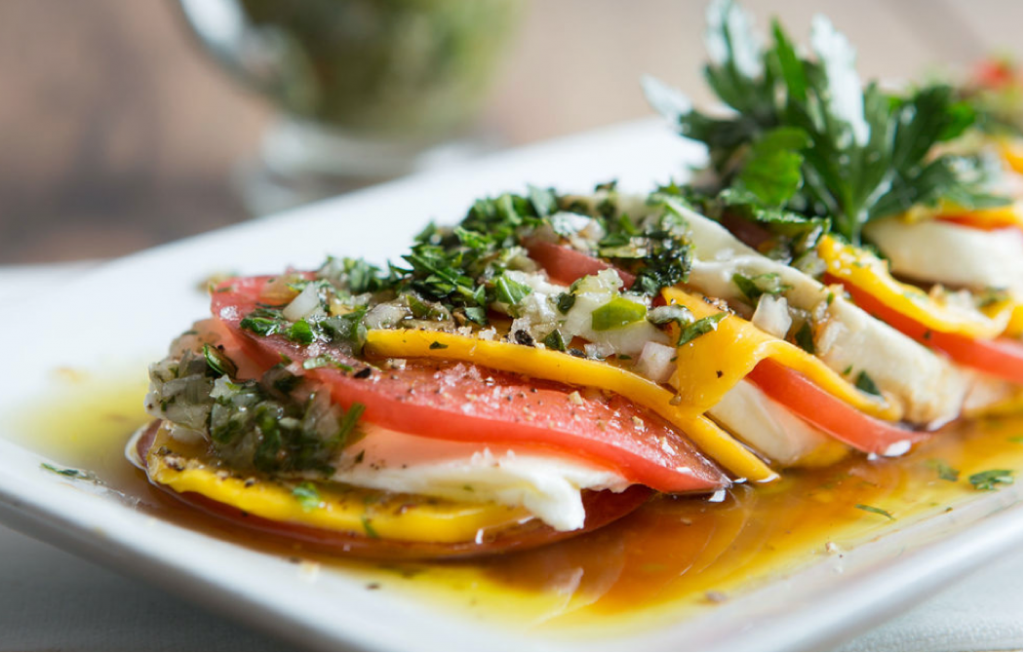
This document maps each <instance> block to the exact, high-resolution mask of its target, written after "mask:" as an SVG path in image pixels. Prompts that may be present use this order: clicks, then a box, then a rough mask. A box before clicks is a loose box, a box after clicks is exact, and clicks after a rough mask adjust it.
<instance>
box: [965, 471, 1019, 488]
mask: <svg viewBox="0 0 1024 653" xmlns="http://www.w3.org/2000/svg"><path fill="white" fill-rule="evenodd" d="M967 480H968V481H969V482H970V484H971V485H973V486H974V489H975V490H994V489H996V486H997V485H1012V484H1013V472H1012V471H1010V470H1009V469H988V470H985V471H983V472H978V473H977V474H971V476H970V477H969V478H968V479H967Z"/></svg>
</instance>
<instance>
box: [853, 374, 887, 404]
mask: <svg viewBox="0 0 1024 653" xmlns="http://www.w3.org/2000/svg"><path fill="white" fill-rule="evenodd" d="M854 385H855V386H857V389H858V390H860V391H862V392H866V393H868V394H869V395H875V396H876V397H881V396H882V391H881V390H879V389H878V386H877V385H875V382H874V380H873V379H872V378H871V377H870V376H868V373H867V372H865V371H864V370H861V371H860V372H858V373H857V380H856V381H854Z"/></svg>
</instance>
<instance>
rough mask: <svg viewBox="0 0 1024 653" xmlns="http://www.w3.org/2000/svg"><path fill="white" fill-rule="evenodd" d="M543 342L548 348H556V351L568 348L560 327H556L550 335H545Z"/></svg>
mask: <svg viewBox="0 0 1024 653" xmlns="http://www.w3.org/2000/svg"><path fill="white" fill-rule="evenodd" d="M541 342H543V343H544V346H545V347H547V348H548V349H554V350H555V351H565V350H566V343H565V338H564V337H563V336H562V332H561V331H559V330H558V329H555V330H553V331H552V332H551V333H549V334H548V335H546V336H544V339H543V340H541Z"/></svg>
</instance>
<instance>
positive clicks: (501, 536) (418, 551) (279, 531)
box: [136, 421, 651, 560]
mask: <svg viewBox="0 0 1024 653" xmlns="http://www.w3.org/2000/svg"><path fill="white" fill-rule="evenodd" d="M159 427H160V422H159V421H155V422H153V423H152V424H150V426H149V427H148V429H147V430H146V432H145V434H144V435H143V436H142V437H141V438H139V442H138V445H137V447H136V450H137V451H138V454H139V457H140V458H141V459H142V460H145V459H146V453H147V452H148V451H149V447H150V446H151V445H152V444H153V440H154V437H155V435H156V432H157V429H158V428H159ZM154 486H155V487H157V488H159V489H160V490H162V491H163V492H165V493H167V494H168V495H169V496H171V497H174V498H175V499H177V500H179V501H182V502H184V503H186V504H188V505H190V506H193V507H195V508H199V509H200V510H202V511H203V512H206V513H209V514H211V515H213V516H215V517H218V518H225V519H229V520H231V521H233V522H236V523H238V524H240V525H242V526H244V527H246V528H249V529H252V530H256V531H259V532H261V533H263V534H266V535H270V536H271V537H280V538H281V540H280V544H281V545H282V546H285V547H287V548H289V549H291V548H293V547H294V546H295V541H296V540H298V541H301V542H303V543H304V544H305V545H306V546H307V547H308V548H310V549H313V550H316V551H323V552H325V553H344V554H346V555H355V556H359V557H365V558H373V559H377V560H382V559H383V560H427V559H434V560H439V559H451V558H468V557H471V556H482V555H492V554H496V553H508V552H511V551H523V550H526V549H532V548H536V547H539V546H545V545H547V544H551V543H554V542H558V541H559V540H564V539H566V538H568V537H576V536H578V535H581V534H583V533H586V532H589V531H593V530H596V529H598V528H601V527H602V526H605V525H607V524H610V523H611V522H613V521H615V520H617V519H620V518H622V517H624V516H626V515H627V514H629V513H631V512H633V511H634V510H636V509H637V508H639V507H640V506H641V505H642V504H643V503H644V502H646V501H647V500H648V499H649V498H650V496H651V491H650V490H649V489H648V488H645V487H643V486H640V485H634V486H632V487H630V488H628V489H627V490H626V491H625V492H620V493H616V492H607V491H606V492H590V491H585V492H584V493H583V508H584V509H585V510H586V515H587V516H586V521H585V522H584V525H583V528H581V529H578V530H575V531H556V530H555V529H553V528H551V527H550V526H547V525H545V524H544V523H543V522H541V521H540V520H537V519H533V520H530V521H528V522H526V523H523V524H519V525H518V526H516V527H515V528H510V529H505V530H503V531H501V532H499V533H494V534H491V536H490V537H488V538H486V539H483V540H481V541H479V542H477V541H472V542H458V543H442V542H409V541H399V540H388V539H381V538H371V537H367V536H366V535H363V534H360V533H350V532H345V531H332V530H327V529H320V528H311V527H308V526H300V525H297V524H289V523H286V522H277V521H272V520H269V519H264V518H262V517H256V516H254V515H251V514H249V513H246V512H243V511H242V510H239V509H238V508H235V507H233V506H230V505H228V504H225V503H220V502H219V501H214V500H212V499H209V498H207V497H205V496H203V495H201V494H198V493H196V492H185V493H179V492H175V491H174V490H172V489H171V488H169V487H167V486H164V485H160V484H158V483H154ZM264 543H266V542H264Z"/></svg>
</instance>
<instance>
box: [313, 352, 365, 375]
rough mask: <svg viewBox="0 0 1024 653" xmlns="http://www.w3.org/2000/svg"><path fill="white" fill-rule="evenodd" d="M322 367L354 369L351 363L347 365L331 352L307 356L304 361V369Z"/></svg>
mask: <svg viewBox="0 0 1024 653" xmlns="http://www.w3.org/2000/svg"><path fill="white" fill-rule="evenodd" d="M320 367H334V368H337V369H339V370H343V371H345V372H351V371H352V366H351V365H346V364H345V363H342V362H341V361H339V360H338V359H337V358H335V357H333V356H331V355H330V354H320V355H319V356H314V357H313V358H307V359H306V360H304V361H302V369H304V370H315V369H317V368H320ZM367 369H369V368H367Z"/></svg>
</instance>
